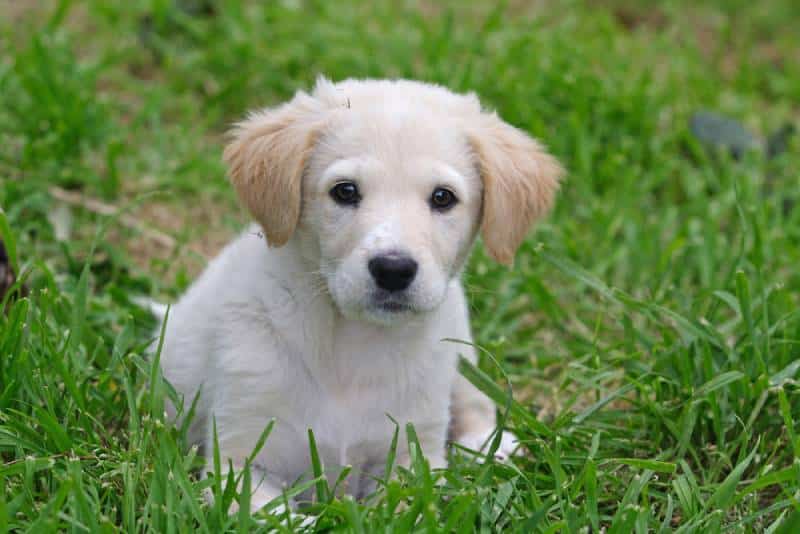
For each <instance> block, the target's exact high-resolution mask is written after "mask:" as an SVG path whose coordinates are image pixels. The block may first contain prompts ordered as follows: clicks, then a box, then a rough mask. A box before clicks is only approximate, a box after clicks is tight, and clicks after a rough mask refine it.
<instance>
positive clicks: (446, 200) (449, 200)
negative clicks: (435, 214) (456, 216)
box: [430, 187, 458, 211]
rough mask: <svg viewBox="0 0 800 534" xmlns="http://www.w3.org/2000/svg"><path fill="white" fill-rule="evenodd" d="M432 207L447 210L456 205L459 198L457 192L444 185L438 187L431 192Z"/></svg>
mask: <svg viewBox="0 0 800 534" xmlns="http://www.w3.org/2000/svg"><path fill="white" fill-rule="evenodd" d="M430 202H431V207H432V208H433V209H435V210H437V211H447V210H449V209H450V208H452V207H453V206H455V205H456V203H457V202H458V199H457V198H456V195H455V193H453V192H452V191H450V190H449V189H445V188H444V187H437V188H436V189H434V190H433V193H431V201H430Z"/></svg>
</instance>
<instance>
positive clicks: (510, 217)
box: [161, 79, 561, 509]
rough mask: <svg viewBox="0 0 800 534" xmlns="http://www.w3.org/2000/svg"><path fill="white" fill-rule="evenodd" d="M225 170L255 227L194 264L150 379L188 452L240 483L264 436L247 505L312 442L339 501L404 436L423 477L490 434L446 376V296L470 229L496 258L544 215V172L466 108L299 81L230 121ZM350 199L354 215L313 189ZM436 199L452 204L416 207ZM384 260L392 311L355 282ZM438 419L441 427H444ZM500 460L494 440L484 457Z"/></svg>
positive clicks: (488, 416) (291, 471) (365, 484)
mask: <svg viewBox="0 0 800 534" xmlns="http://www.w3.org/2000/svg"><path fill="white" fill-rule="evenodd" d="M224 158H225V161H226V162H227V164H228V166H229V171H230V177H231V181H232V183H233V185H234V187H235V189H236V191H237V193H238V195H239V197H240V199H241V201H242V203H243V205H244V206H245V207H246V208H247V209H248V210H249V211H250V213H251V214H252V216H253V217H254V219H255V220H256V221H257V223H258V225H254V226H252V227H251V228H249V229H248V230H246V231H245V232H244V233H243V234H242V235H241V236H240V237H239V238H238V239H236V240H235V241H234V242H232V243H231V244H230V245H229V246H228V247H227V248H225V249H224V250H223V251H222V252H221V253H220V255H219V256H218V257H217V258H216V259H214V260H213V261H212V262H211V263H210V264H209V266H208V268H207V269H206V271H205V272H204V273H203V274H202V276H200V278H199V279H198V280H197V281H196V282H195V283H194V284H193V285H192V287H191V288H190V289H189V290H188V291H187V293H186V294H185V295H184V296H183V297H182V298H181V299H180V300H179V302H178V303H177V304H176V305H175V306H174V307H173V308H172V312H171V314H170V319H169V322H168V325H167V328H166V336H165V343H164V348H163V351H162V354H161V362H162V369H163V373H164V375H165V376H166V378H167V379H168V380H169V381H170V382H171V383H172V384H173V385H174V386H175V387H176V388H177V390H178V391H179V392H180V393H181V394H182V395H183V396H184V400H185V402H186V403H189V402H190V401H191V400H192V399H193V398H194V396H195V394H196V393H197V392H198V391H200V397H199V403H198V408H197V414H196V417H195V420H194V424H193V425H192V427H191V430H190V438H191V439H192V440H193V441H195V442H197V443H200V444H202V445H204V446H205V451H206V453H207V454H210V444H211V435H212V421H215V422H216V428H217V433H218V440H219V446H220V453H221V455H222V457H223V459H224V460H225V461H226V462H227V460H231V461H232V462H233V464H234V465H235V466H236V468H237V469H241V467H242V465H243V464H244V461H245V458H247V457H248V455H249V454H250V453H251V451H252V449H253V447H254V446H255V444H256V441H257V438H258V436H259V435H260V433H261V432H262V430H263V429H264V427H265V425H266V424H267V423H268V422H269V421H270V420H271V419H274V420H275V422H276V423H275V428H274V431H273V433H272V435H271V436H270V437H269V439H268V440H267V443H266V445H265V446H264V448H263V450H262V451H261V453H260V454H259V455H258V456H257V457H256V459H255V462H254V466H253V468H252V475H253V476H252V479H253V481H254V487H253V491H254V495H253V499H252V504H253V508H254V509H256V508H259V507H261V506H263V505H264V504H266V503H267V502H268V501H269V500H271V499H273V498H275V497H277V496H278V495H279V494H280V492H281V489H282V488H283V487H285V486H286V485H287V484H291V483H292V482H294V481H295V480H297V479H298V478H301V477H303V476H307V475H308V474H309V468H310V459H309V453H308V443H307V430H308V429H309V428H311V429H313V431H314V434H315V436H316V441H317V445H318V448H319V451H320V453H321V456H322V459H323V461H324V464H325V467H326V472H327V474H328V476H330V477H331V478H332V479H335V477H336V476H337V475H338V472H339V469H341V467H343V466H345V465H352V466H353V468H354V472H353V474H352V475H351V476H350V479H349V481H348V485H347V491H348V492H349V493H352V494H354V495H364V494H366V493H368V492H369V491H371V490H372V489H373V488H374V483H373V482H372V477H371V476H372V475H377V474H380V472H381V471H382V469H383V466H384V462H385V459H386V454H387V452H388V448H389V445H390V441H391V438H392V434H393V431H394V423H392V421H391V420H390V418H389V416H391V417H392V418H394V419H395V420H396V421H397V422H399V423H400V425H401V439H400V450H399V451H398V453H399V462H400V463H401V464H403V463H405V464H407V463H408V462H409V451H408V450H407V447H406V446H405V443H406V440H405V436H404V434H403V433H402V431H403V430H404V425H405V424H406V423H408V422H411V423H413V424H414V426H415V428H416V431H417V434H418V436H419V439H420V442H421V445H422V448H423V451H424V453H425V454H426V456H427V457H428V459H429V460H430V462H431V464H432V465H433V466H434V467H441V466H444V465H445V461H446V460H445V441H446V436H447V432H448V427H451V428H452V430H453V433H454V438H455V439H456V441H458V442H460V443H462V444H464V445H465V446H467V447H470V448H473V449H479V448H480V447H481V446H482V445H483V444H484V441H485V440H486V439H487V438H488V437H489V436H490V435H491V434H492V432H493V431H494V428H495V408H494V406H493V405H492V403H491V402H490V401H489V400H488V399H487V398H485V397H484V396H483V395H482V394H481V393H480V392H478V391H477V390H476V389H475V388H474V387H473V386H472V385H470V384H469V383H468V382H467V381H466V380H464V379H463V378H462V377H460V375H458V373H457V371H456V362H457V358H458V355H459V354H463V355H464V356H466V357H467V358H469V359H470V360H472V361H475V353H474V351H473V350H472V348H471V347H470V346H469V345H465V344H457V343H452V342H448V341H444V340H445V339H447V338H455V339H460V340H464V341H468V342H469V341H471V333H470V328H469V316H468V310H467V304H466V300H465V298H464V293H463V289H462V287H461V283H460V281H459V276H460V273H461V270H462V268H463V266H464V262H465V261H466V258H467V257H468V254H469V250H470V248H471V245H472V243H473V241H474V239H475V237H476V234H477V233H478V232H479V231H480V232H481V233H482V236H483V239H484V243H485V245H486V248H487V250H488V251H489V253H490V254H491V255H492V256H493V257H494V258H496V259H497V260H498V261H501V262H504V263H511V261H512V259H513V256H514V252H515V250H516V248H517V247H518V246H519V244H520V242H521V241H522V240H523V239H524V237H525V235H526V233H527V231H528V229H529V227H530V225H531V224H532V223H533V221H534V220H535V219H536V218H538V217H540V216H541V215H543V214H544V213H545V211H546V210H547V208H548V207H549V206H550V204H551V203H552V199H553V196H554V194H555V191H556V189H557V186H558V177H559V175H560V173H561V170H560V167H559V166H558V164H557V162H556V161H555V160H554V159H553V158H552V157H550V156H549V155H547V154H546V153H545V152H544V150H543V149H542V148H541V146H540V145H538V144H537V143H536V142H535V141H533V140H532V139H531V138H529V137H528V136H527V135H526V134H524V133H523V132H521V131H520V130H517V129H515V128H513V127H511V126H509V125H508V124H506V123H504V122H502V121H501V120H500V119H499V118H498V117H497V116H496V115H495V114H493V113H488V112H486V111H484V110H483V109H482V108H481V106H480V104H479V102H478V99H477V98H476V97H475V96H474V95H466V96H464V95H457V94H454V93H452V92H450V91H448V90H446V89H444V88H441V87H438V86H434V85H429V84H424V83H419V82H411V81H376V80H347V81H343V82H340V83H336V84H334V83H331V82H329V81H327V80H325V79H320V80H319V81H318V82H317V85H316V87H315V88H314V90H313V92H312V93H311V94H306V93H303V92H299V93H298V94H297V95H296V96H295V97H294V98H293V99H292V100H291V101H290V102H288V103H286V104H284V105H282V106H280V107H277V108H274V109H267V110H264V111H260V112H257V113H254V114H252V115H250V116H249V117H248V118H247V119H245V120H244V121H242V122H241V123H239V124H238V125H237V126H236V127H235V129H234V130H233V139H232V141H231V143H230V145H229V146H228V147H227V148H226V150H225V154H224ZM343 180H349V181H352V182H354V183H356V184H357V185H358V188H359V191H360V194H361V197H362V198H361V201H360V202H359V204H358V206H357V207H352V206H341V205H339V204H337V203H336V202H334V201H333V199H332V198H331V196H330V194H329V192H330V190H331V188H332V187H333V186H334V185H335V184H336V183H338V182H341V181H343ZM437 187H446V188H448V189H449V190H450V191H452V192H453V193H454V194H455V196H456V197H457V199H458V203H457V204H456V205H455V206H454V207H452V208H451V209H449V210H448V211H443V212H439V211H436V210H434V209H432V208H431V205H430V202H429V199H430V196H431V193H432V191H433V190H434V189H435V188H437ZM398 251H399V252H402V253H403V254H406V255H408V256H409V257H412V258H413V259H414V260H415V261H416V262H417V263H418V266H419V268H418V272H417V274H416V277H415V278H414V280H413V282H412V283H411V285H410V286H409V287H408V289H407V290H405V291H404V292H403V295H402V299H403V303H404V306H405V307H404V308H403V309H402V310H396V309H395V310H393V309H387V308H386V307H385V306H382V305H381V303H380V301H379V299H378V297H376V295H377V293H376V287H375V280H373V278H372V277H371V275H370V272H369V270H368V268H367V263H368V262H369V260H370V259H371V258H373V257H375V256H376V255H379V254H385V253H389V252H392V253H394V252H398ZM451 423H452V424H451ZM512 448H513V443H512V441H511V439H510V436H508V435H506V436H504V441H503V449H502V451H501V452H504V453H509V452H510V450H511V449H512Z"/></svg>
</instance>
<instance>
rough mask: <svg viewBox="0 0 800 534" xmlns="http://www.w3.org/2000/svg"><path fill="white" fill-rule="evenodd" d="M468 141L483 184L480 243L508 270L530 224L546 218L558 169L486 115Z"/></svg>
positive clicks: (531, 143) (523, 138)
mask: <svg viewBox="0 0 800 534" xmlns="http://www.w3.org/2000/svg"><path fill="white" fill-rule="evenodd" d="M478 122H479V124H477V125H473V128H472V129H471V130H470V132H469V133H468V139H469V142H470V145H471V146H472V150H473V151H474V153H475V157H476V159H477V165H478V170H479V172H480V176H481V180H483V220H482V221H481V236H482V237H483V243H484V245H485V246H486V249H487V250H488V252H489V255H490V256H492V257H493V258H494V259H495V260H497V261H498V262H500V263H503V264H506V265H510V264H511V263H512V261H513V260H514V253H515V252H516V251H517V248H518V247H519V245H520V244H521V243H522V241H523V240H524V239H525V235H526V234H527V232H528V230H529V229H530V227H531V225H532V224H533V222H534V221H535V220H536V219H538V218H539V217H541V216H542V215H544V214H545V213H547V211H548V210H549V209H550V206H551V205H552V203H553V197H554V196H555V193H556V191H557V190H558V182H559V179H560V177H561V175H562V174H563V172H564V171H563V169H562V167H561V165H560V164H559V163H558V161H557V160H556V159H555V158H554V157H553V156H551V155H550V154H548V153H547V152H546V151H545V150H544V148H543V147H542V146H541V145H540V144H539V143H538V142H536V141H535V140H533V139H531V138H530V137H529V136H528V135H527V134H525V133H524V132H522V131H521V130H518V129H517V128H514V127H513V126H511V125H510V124H507V123H505V122H503V121H502V120H500V118H499V117H498V116H497V115H496V114H494V113H492V114H489V113H481V116H480V119H479V121H478Z"/></svg>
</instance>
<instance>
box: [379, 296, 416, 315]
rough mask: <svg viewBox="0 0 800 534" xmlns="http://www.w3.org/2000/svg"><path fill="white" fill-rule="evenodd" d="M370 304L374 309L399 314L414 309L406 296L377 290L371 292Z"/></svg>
mask: <svg viewBox="0 0 800 534" xmlns="http://www.w3.org/2000/svg"><path fill="white" fill-rule="evenodd" d="M372 305H373V307H374V308H375V309H377V310H380V311H383V312H386V313H390V314H401V313H408V312H413V311H414V307H413V306H412V305H411V303H410V302H409V301H408V297H407V296H405V295H403V294H399V295H398V294H394V293H388V292H384V291H379V292H376V293H375V294H373V296H372Z"/></svg>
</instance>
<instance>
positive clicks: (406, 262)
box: [367, 253, 418, 291]
mask: <svg viewBox="0 0 800 534" xmlns="http://www.w3.org/2000/svg"><path fill="white" fill-rule="evenodd" d="M367 267H368V268H369V272H370V274H371V275H372V278H374V279H375V283H376V284H377V285H378V287H379V288H381V289H385V290H387V291H403V290H404V289H407V288H408V286H410V285H411V282H413V281H414V277H415V276H416V275H417V268H418V265H417V262H416V261H414V259H413V258H411V257H410V256H406V255H405V254H396V253H393V254H382V255H380V256H376V257H374V258H372V259H371V260H369V263H368V264H367Z"/></svg>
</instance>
